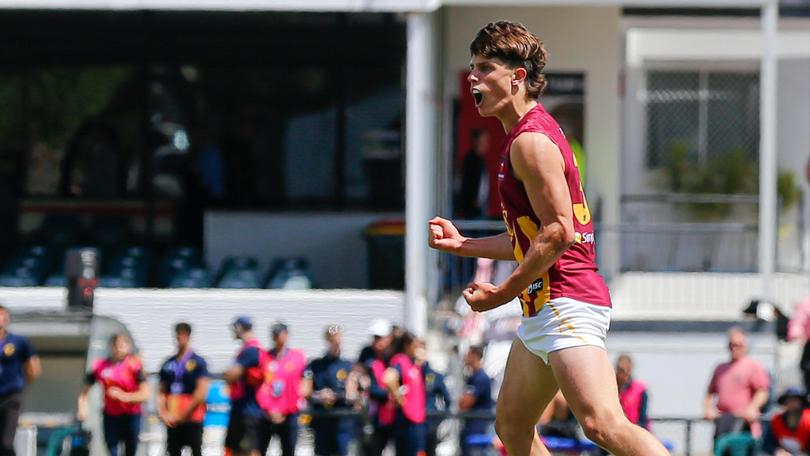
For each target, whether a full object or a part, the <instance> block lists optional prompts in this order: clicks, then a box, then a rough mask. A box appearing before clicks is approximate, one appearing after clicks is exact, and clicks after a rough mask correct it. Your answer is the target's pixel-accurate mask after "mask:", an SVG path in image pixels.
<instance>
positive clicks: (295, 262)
mask: <svg viewBox="0 0 810 456" xmlns="http://www.w3.org/2000/svg"><path fill="white" fill-rule="evenodd" d="M267 288H272V289H286V290H308V289H311V288H312V274H311V272H310V270H309V264H308V263H307V261H306V260H305V259H303V258H277V259H275V260H274V261H273V265H272V266H271V267H270V272H269V274H268V279H267Z"/></svg>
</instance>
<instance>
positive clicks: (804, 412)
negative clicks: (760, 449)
mask: <svg viewBox="0 0 810 456" xmlns="http://www.w3.org/2000/svg"><path fill="white" fill-rule="evenodd" d="M779 405H781V406H782V410H781V411H780V412H779V413H777V414H776V415H774V416H773V418H771V429H770V433H769V437H770V438H769V439H766V444H767V443H769V442H767V440H771V442H770V444H771V445H770V446H771V447H772V448H774V451H773V453H772V454H773V455H774V456H796V455H801V454H806V453H807V451H808V449H810V410H808V408H807V405H808V404H807V393H806V392H805V390H804V389H803V388H800V387H790V388H787V389H786V390H785V391H784V392H783V393H782V395H781V396H779Z"/></svg>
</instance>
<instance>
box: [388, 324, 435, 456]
mask: <svg viewBox="0 0 810 456" xmlns="http://www.w3.org/2000/svg"><path fill="white" fill-rule="evenodd" d="M418 348H419V339H417V338H416V336H414V335H413V334H412V333H410V332H405V333H404V334H403V335H402V336H401V337H399V338H398V339H397V340H395V341H394V356H393V357H392V358H391V362H390V365H389V367H388V369H386V371H385V373H384V374H383V381H384V383H385V386H386V388H387V389H388V393H389V394H390V398H391V400H392V401H393V403H394V404H395V406H396V419H395V421H394V433H393V434H394V442H395V443H396V454H397V456H423V455H424V454H425V439H426V435H425V419H426V416H427V395H426V394H425V378H424V374H423V372H422V369H420V367H419V366H418V365H417V363H416V362H415V359H416V350H417V349H418Z"/></svg>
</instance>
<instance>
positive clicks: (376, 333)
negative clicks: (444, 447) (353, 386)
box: [358, 320, 396, 456]
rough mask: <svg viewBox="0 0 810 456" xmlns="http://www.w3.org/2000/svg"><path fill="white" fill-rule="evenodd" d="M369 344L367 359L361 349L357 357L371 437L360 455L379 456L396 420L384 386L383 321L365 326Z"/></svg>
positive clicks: (387, 354)
mask: <svg viewBox="0 0 810 456" xmlns="http://www.w3.org/2000/svg"><path fill="white" fill-rule="evenodd" d="M369 334H370V335H371V336H372V338H373V339H372V343H371V345H370V346H369V347H367V348H369V351H370V353H371V357H370V358H368V356H367V355H366V356H365V357H364V356H363V355H364V352H366V351H367V350H366V349H363V352H361V354H360V356H361V359H365V358H367V359H365V362H363V363H361V362H360V360H358V364H360V365H361V366H363V369H364V370H365V372H366V377H365V379H364V380H366V381H367V383H368V387H367V394H368V402H369V412H368V414H369V419H370V421H371V427H372V429H373V433H372V436H371V439H370V441H368V442H366V443H367V444H366V446H365V449H364V454H367V455H372V456H377V455H380V454H382V451H383V449H385V447H386V445H388V442H390V441H392V440H393V438H394V421H395V420H396V404H395V403H394V401H393V398H392V396H391V394H390V393H389V391H388V389H387V388H386V385H385V378H384V377H385V371H386V369H388V366H389V361H390V359H391V355H392V353H391V342H392V335H391V324H390V323H389V322H388V321H386V320H374V321H373V322H372V323H371V325H370V326H369Z"/></svg>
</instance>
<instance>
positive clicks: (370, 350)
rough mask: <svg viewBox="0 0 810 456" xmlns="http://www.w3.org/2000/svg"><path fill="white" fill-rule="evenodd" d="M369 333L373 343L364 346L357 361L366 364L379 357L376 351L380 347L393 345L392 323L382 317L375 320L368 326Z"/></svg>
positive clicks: (384, 348) (386, 347)
mask: <svg viewBox="0 0 810 456" xmlns="http://www.w3.org/2000/svg"><path fill="white" fill-rule="evenodd" d="M368 333H369V335H370V336H371V344H369V345H366V346H365V347H363V349H362V350H360V356H358V357H357V362H358V363H360V364H361V365H364V366H365V365H366V364H368V363H369V361H372V360H374V359H375V358H376V357H377V356H376V353H377V352H378V351H379V350H380V349H383V350H387V349H388V348H389V346H390V345H391V339H392V336H391V323H390V322H389V321H388V320H383V319H381V318H378V319H376V320H373V321H372V322H371V324H370V325H369V327H368Z"/></svg>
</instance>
